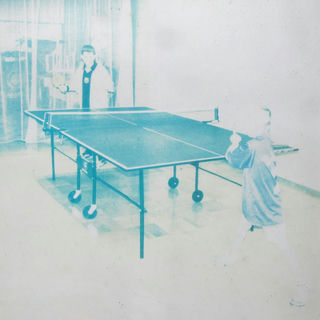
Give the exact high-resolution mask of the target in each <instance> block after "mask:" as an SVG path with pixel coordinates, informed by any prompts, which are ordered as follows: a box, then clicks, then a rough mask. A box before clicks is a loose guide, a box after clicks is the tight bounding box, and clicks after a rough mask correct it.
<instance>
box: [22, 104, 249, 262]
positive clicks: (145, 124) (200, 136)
mask: <svg viewBox="0 0 320 320" xmlns="http://www.w3.org/2000/svg"><path fill="white" fill-rule="evenodd" d="M25 113H26V115H27V116H29V117H31V118H33V119H35V120H37V121H38V122H39V123H40V124H41V125H42V126H43V130H44V131H45V132H46V133H47V134H49V135H50V141H51V161H52V179H55V176H56V175H55V151H56V150H57V151H59V152H60V153H62V154H64V155H66V156H67V157H68V158H70V156H68V155H67V154H65V153H64V152H63V151H62V150H61V149H60V148H58V147H57V146H56V145H55V136H57V135H59V136H62V137H65V138H67V139H68V140H70V141H72V142H73V143H74V144H75V145H76V149H77V156H76V158H75V159H72V158H70V159H71V160H73V161H74V162H75V163H76V164H77V181H76V189H75V190H73V191H71V192H70V193H69V195H68V198H69V200H70V201H71V202H73V203H78V202H79V201H80V200H81V173H82V172H85V173H86V174H87V175H88V176H89V177H90V178H91V180H92V200H91V204H90V205H87V206H86V207H85V208H84V209H83V216H84V217H85V218H86V219H94V218H95V217H96V215H97V212H98V210H97V201H96V194H97V188H96V184H97V181H100V182H102V183H103V184H104V185H106V186H107V187H109V188H111V189H112V190H113V191H115V192H116V193H118V194H119V195H120V196H122V197H123V198H125V199H126V200H128V201H129V202H130V203H132V204H133V205H135V206H136V207H137V208H139V209H140V258H143V257H144V214H145V212H146V208H145V199H144V170H149V169H154V168H162V167H169V166H172V167H173V175H172V177H170V179H169V180H168V185H169V187H170V188H176V187H177V186H178V184H179V179H178V177H177V170H176V168H177V166H180V165H186V164H191V165H193V166H194V168H195V190H194V192H193V193H192V199H193V200H194V201H195V202H200V201H201V200H202V198H203V192H202V191H201V190H200V189H199V168H200V167H199V164H200V163H202V162H209V161H217V160H223V159H225V152H226V150H227V148H228V146H229V145H230V140H229V139H230V136H231V135H232V133H233V132H232V131H231V130H227V129H224V128H221V127H219V126H216V125H212V124H208V123H205V122H200V121H197V120H193V119H190V118H187V117H182V116H181V115H176V114H171V113H168V112H164V111H159V110H155V109H152V108H148V107H128V108H126V107H121V108H103V109H92V110H84V109H63V110H39V109H38V110H29V111H25ZM242 138H243V139H245V140H248V139H250V138H249V137H248V136H246V135H242ZM82 149H85V150H88V151H89V152H90V153H91V160H90V161H89V162H88V160H87V159H86V158H84V157H83V155H82V153H81V152H82V151H81V150H82ZM99 159H104V160H106V161H107V162H110V163H111V164H113V165H114V166H116V167H118V168H120V169H122V170H124V171H138V172H139V174H138V177H139V202H137V201H135V200H134V199H132V198H131V197H130V195H127V194H124V193H123V192H122V191H121V190H118V189H117V188H115V187H114V186H112V185H111V184H109V183H108V182H107V181H105V180H102V179H101V178H100V177H99V176H98V174H97V171H98V170H97V161H98V160H99ZM200 169H201V168H200ZM205 171H206V170H205ZM210 173H211V172H210ZM227 180H228V179H227Z"/></svg>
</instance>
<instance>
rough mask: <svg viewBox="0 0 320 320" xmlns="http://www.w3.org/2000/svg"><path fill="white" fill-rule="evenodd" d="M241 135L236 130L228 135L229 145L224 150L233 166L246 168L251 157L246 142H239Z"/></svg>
mask: <svg viewBox="0 0 320 320" xmlns="http://www.w3.org/2000/svg"><path fill="white" fill-rule="evenodd" d="M241 140H242V138H241V136H240V135H238V134H237V133H236V132H233V134H232V135H231V137H230V142H231V145H230V147H229V148H228V150H227V151H226V155H225V156H226V159H227V160H228V162H229V164H230V165H231V166H233V167H235V168H239V169H244V168H248V167H249V165H250V162H251V159H252V152H251V150H250V148H249V146H248V144H247V143H240V142H241Z"/></svg>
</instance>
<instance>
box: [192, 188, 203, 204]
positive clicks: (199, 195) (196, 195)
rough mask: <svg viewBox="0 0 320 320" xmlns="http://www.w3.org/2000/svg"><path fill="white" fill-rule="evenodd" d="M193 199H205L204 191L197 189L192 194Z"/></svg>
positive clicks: (197, 200)
mask: <svg viewBox="0 0 320 320" xmlns="http://www.w3.org/2000/svg"><path fill="white" fill-rule="evenodd" d="M192 199H193V201H195V202H200V201H201V200H202V199H203V192H202V191H201V190H196V191H194V192H193V194H192Z"/></svg>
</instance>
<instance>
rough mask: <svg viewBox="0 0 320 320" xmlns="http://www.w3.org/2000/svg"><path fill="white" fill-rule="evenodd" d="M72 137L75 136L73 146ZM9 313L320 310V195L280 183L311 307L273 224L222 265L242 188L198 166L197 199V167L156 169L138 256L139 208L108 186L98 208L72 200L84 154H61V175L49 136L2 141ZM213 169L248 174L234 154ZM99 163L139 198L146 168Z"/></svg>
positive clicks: (94, 315) (2, 281)
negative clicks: (199, 194) (302, 300)
mask: <svg viewBox="0 0 320 320" xmlns="http://www.w3.org/2000/svg"><path fill="white" fill-rule="evenodd" d="M66 147H67V148H69V146H66ZM0 165H1V169H2V173H1V177H0V197H1V199H0V200H1V201H0V212H1V223H0V241H1V247H0V288H1V289H0V315H1V316H0V318H1V319H3V320H11V319H27V320H29V319H30V320H31V319H32V320H38V319H41V320H47V319H48V320H51V319H55V320H56V319H63V320H64V319H66V320H73V319H75V320H86V319H95V320H96V319H97V320H99V319H116V320H118V319H128V320H131V319H133V320H136V319H142V320H144V319H155V320H158V319H159V320H160V319H161V320H162V319H170V320H171V319H190V320H193V319H243V320H251V319H262V320H264V319H265V320H270V319H273V320H278V319H279V320H284V319H288V320H289V319H290V320H296V319H306V320H315V319H320V308H319V304H318V301H319V297H320V279H319V269H320V252H319V243H320V236H319V232H318V231H319V227H320V217H319V215H320V198H319V197H318V196H317V195H316V194H314V193H312V192H311V193H308V191H307V189H303V188H298V187H297V186H295V185H294V184H290V183H287V182H285V181H282V182H281V191H282V196H283V206H284V210H285V214H286V225H287V232H288V238H289V241H290V243H291V244H292V247H293V249H294V251H295V253H296V255H297V257H298V259H299V261H300V262H301V265H302V267H303V270H304V272H305V274H306V276H307V278H308V280H309V283H310V284H311V292H310V297H309V300H308V303H307V304H306V306H305V307H303V308H295V307H291V306H290V305H289V300H290V298H291V297H292V295H293V284H294V279H293V275H292V274H291V272H290V270H289V268H288V264H287V262H286V260H285V259H284V257H283V256H282V255H281V252H279V250H278V248H277V247H275V246H274V245H272V244H271V243H269V242H267V240H266V239H265V237H264V234H263V231H259V230H257V231H254V232H252V233H250V234H248V236H247V238H246V239H245V241H244V243H243V245H242V247H241V251H240V257H239V259H238V261H237V262H236V263H235V264H234V265H233V266H230V267H226V268H221V267H218V266H216V265H215V260H216V258H217V257H218V256H219V255H220V254H222V253H223V252H224V251H225V250H226V249H227V248H229V246H230V244H231V243H232V240H233V236H234V234H235V231H236V228H237V224H238V222H239V219H240V215H241V213H240V212H241V188H240V187H239V186H237V185H235V184H232V183H230V182H228V181H225V180H222V179H219V178H217V177H215V176H212V175H209V174H206V173H205V172H201V173H200V182H199V183H200V189H201V190H202V191H203V192H204V199H203V200H202V202H201V203H198V204H195V203H194V202H193V201H192V199H191V194H192V192H193V189H194V168H193V167H191V166H182V167H179V168H178V176H179V179H180V184H179V186H178V188H177V189H176V190H173V191H172V190H170V189H169V188H168V185H167V181H168V179H169V178H170V177H171V175H172V169H171V168H163V169H158V170H149V171H148V172H147V173H146V177H145V181H146V185H145V188H146V208H147V210H148V212H147V214H146V239H145V258H144V259H143V260H141V259H139V215H138V213H139V211H138V209H137V208H136V207H134V206H133V205H131V204H130V203H128V202H127V201H125V200H124V199H122V198H120V197H119V196H118V195H117V194H115V193H114V192H113V191H111V190H108V189H105V188H104V186H102V185H100V184H99V185H98V216H97V218H96V219H94V220H85V219H84V218H83V217H82V214H81V210H82V208H83V207H84V206H85V205H87V204H89V203H90V181H89V179H88V178H87V177H85V176H83V177H82V183H83V188H82V190H83V198H82V200H81V202H80V203H79V204H75V205H72V204H71V203H69V201H68V200H67V194H68V192H69V191H71V190H73V189H74V188H75V165H74V164H73V163H72V162H71V161H68V160H67V159H66V158H63V157H62V156H60V155H57V162H56V173H57V179H56V181H52V180H51V176H50V175H51V167H50V150H49V146H48V144H46V143H42V144H39V145H37V144H34V145H33V144H32V145H25V144H23V143H15V144H10V145H2V146H1V147H0ZM205 167H206V168H208V169H212V170H214V171H216V172H218V173H221V174H224V175H226V176H228V177H229V178H232V179H235V180H236V181H241V173H240V172H238V171H235V170H233V169H231V168H230V167H229V166H228V165H227V164H226V163H223V162H220V163H213V164H206V165H205ZM100 174H101V175H102V176H103V177H104V178H105V179H107V180H108V181H109V182H112V183H114V184H116V185H117V186H118V187H119V188H121V190H123V191H125V192H128V193H129V194H131V195H132V196H133V197H138V193H137V191H138V190H137V188H138V184H137V181H138V177H137V176H136V175H135V174H124V173H123V172H119V170H117V169H115V168H114V167H112V166H110V165H107V166H106V167H105V168H104V169H103V170H101V172H100Z"/></svg>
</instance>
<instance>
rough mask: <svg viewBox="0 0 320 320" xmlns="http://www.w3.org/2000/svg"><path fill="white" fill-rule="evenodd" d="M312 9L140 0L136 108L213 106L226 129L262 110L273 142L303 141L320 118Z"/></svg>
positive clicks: (315, 11) (288, 4) (309, 5)
mask: <svg viewBox="0 0 320 320" xmlns="http://www.w3.org/2000/svg"><path fill="white" fill-rule="evenodd" d="M319 10H320V2H319V1H317V0H306V1H298V0H282V1H279V0H259V1H250V0H244V1H233V0H229V1H223V0H216V1H215V0H211V1H210V0H197V1H192V0H174V1H172V0H162V1H152V0H140V7H139V25H138V39H137V62H136V70H137V71H136V72H137V74H136V77H137V80H136V105H150V106H154V107H158V108H162V109H173V110H184V109H204V108H210V107H212V108H213V107H219V108H220V116H221V118H222V120H223V121H224V122H225V123H226V125H227V126H229V125H230V124H232V123H233V122H234V120H235V118H238V119H242V117H244V112H243V110H245V109H247V108H249V107H252V106H268V107H270V108H271V109H272V110H273V118H274V134H275V136H276V137H277V139H278V140H285V141H286V142H288V143H294V144H298V145H301V144H303V143H305V142H306V141H307V140H308V139H309V138H312V135H315V134H314V131H313V130H317V129H316V128H317V120H319V114H320V112H319V101H320V90H319V89H318V84H319V83H320V81H319V80H320V62H319V59H318V57H319V48H320V41H319V39H320V37H319V31H320V30H319V28H320V27H319V23H318V19H319ZM318 130H319V129H318ZM318 133H319V132H317V135H319V134H318ZM313 139H314V138H313ZM281 142H282V141H281Z"/></svg>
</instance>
